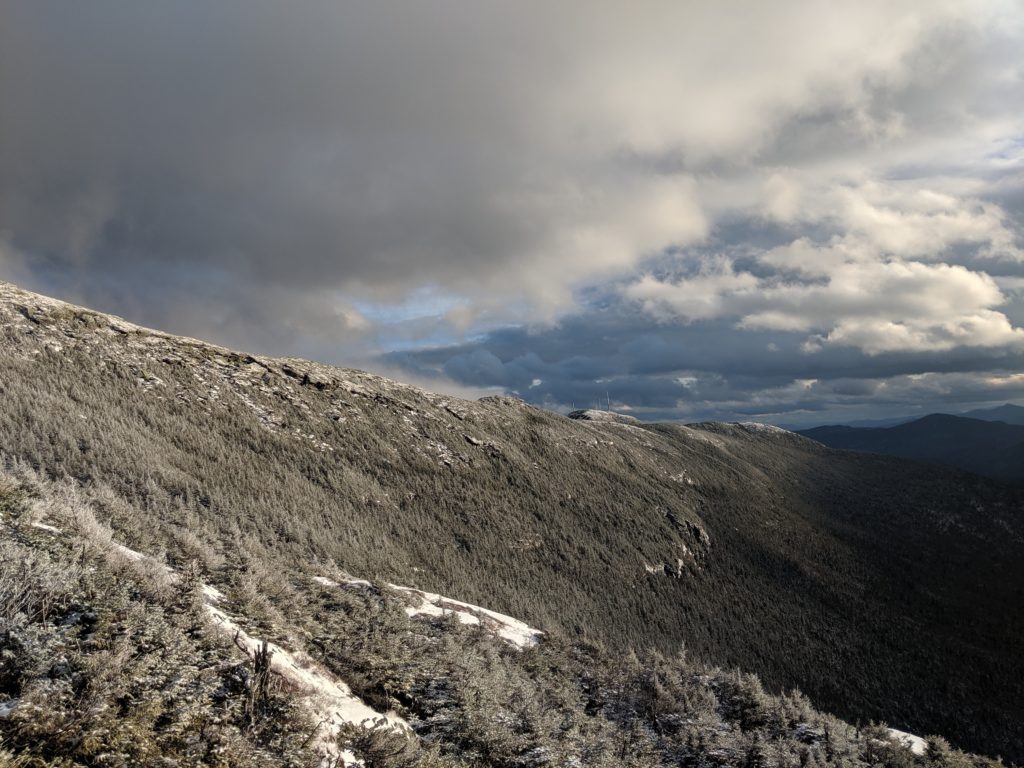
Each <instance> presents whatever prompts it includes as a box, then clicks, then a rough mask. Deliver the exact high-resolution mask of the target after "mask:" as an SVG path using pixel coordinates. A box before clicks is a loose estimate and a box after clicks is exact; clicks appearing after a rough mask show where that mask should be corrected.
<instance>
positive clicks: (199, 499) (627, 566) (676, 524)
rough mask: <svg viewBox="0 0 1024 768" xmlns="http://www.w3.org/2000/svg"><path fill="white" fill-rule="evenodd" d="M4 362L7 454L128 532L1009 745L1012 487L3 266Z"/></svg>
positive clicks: (2, 426) (1017, 528) (1020, 624)
mask: <svg viewBox="0 0 1024 768" xmlns="http://www.w3.org/2000/svg"><path fill="white" fill-rule="evenodd" d="M0 372H2V373H0V459H2V460H4V461H7V462H11V461H15V460H16V461H19V462H23V463H25V464H27V465H30V466H32V467H34V468H37V469H38V470H40V471H41V472H42V473H44V474H46V475H49V476H51V477H56V478H67V479H69V481H74V482H79V483H82V484H84V485H88V486H89V487H93V488H97V489H101V490H102V493H103V495H104V496H103V504H102V509H103V510H104V514H105V515H106V516H107V519H106V520H104V522H105V523H107V524H109V525H110V526H111V527H113V528H114V531H115V533H116V534H117V537H118V540H121V541H124V542H125V543H126V544H127V545H129V546H132V547H133V548H134V549H137V550H139V551H145V552H159V551H166V552H168V555H169V556H170V557H175V558H181V559H182V560H186V561H187V560H188V559H191V558H195V557H197V556H202V557H204V558H207V559H209V560H210V561H211V562H214V563H215V562H220V561H224V560H231V559H232V558H234V559H235V560H236V561H237V560H239V558H240V555H239V551H240V550H244V555H245V564H246V567H249V566H250V565H251V564H252V563H261V564H263V565H262V566H261V567H265V568H270V569H274V570H275V571H278V572H280V573H281V574H285V575H287V574H290V573H291V570H292V569H293V568H294V563H298V562H303V563H310V562H318V563H335V564H337V565H338V566H339V567H341V568H343V569H344V570H346V571H348V572H350V573H358V574H360V575H361V576H362V575H365V576H366V577H367V578H371V579H373V580H374V581H375V582H379V583H385V582H391V583H397V584H403V585H408V586H409V587H410V588H414V589H416V590H421V591H422V592H424V593H428V594H441V595H458V596H459V598H460V599H462V600H466V601H467V602H468V603H470V604H474V605H485V606H488V607H489V608H492V609H493V610H495V611H498V612H500V613H501V614H503V615H509V616H515V617H517V618H519V619H522V620H523V621H526V622H528V623H529V625H530V626H534V627H543V628H544V631H545V632H548V633H565V634H567V635H569V636H572V637H577V636H589V637H596V638H598V639H599V640H600V641H601V642H603V643H605V644H607V645H609V646H611V647H612V648H624V647H628V646H634V647H641V648H642V647H648V648H659V649H662V650H666V651H669V652H674V651H675V650H677V649H678V647H679V645H680V643H685V644H686V646H687V648H688V649H691V650H692V652H693V653H694V654H696V655H699V656H701V657H703V658H706V659H710V660H713V661H714V662H716V663H720V664H722V665H726V666H729V665H735V666H739V667H741V668H744V669H747V670H749V671H754V672H757V673H759V674H760V675H761V676H762V677H763V679H764V680H765V682H766V684H768V685H769V686H773V687H776V688H783V687H787V688H788V687H799V688H800V689H801V690H803V691H804V692H806V693H807V694H809V695H810V696H811V697H812V699H813V700H814V701H815V703H816V704H818V705H819V706H822V707H827V708H829V709H832V710H834V711H836V712H838V713H839V714H841V715H845V716H847V717H849V718H850V719H860V720H862V721H867V720H876V721H878V720H886V721H888V722H900V723H906V725H907V727H908V728H910V729H912V730H914V731H915V732H918V733H942V734H943V735H945V736H947V737H949V738H950V739H952V740H954V741H958V743H959V744H960V745H961V746H968V747H972V748H975V749H982V750H989V751H991V752H993V753H994V752H1001V753H1002V754H1004V755H1007V756H1013V757H1014V758H1018V757H1019V758H1024V745H1021V743H1020V740H1019V738H1018V736H1017V735H1016V734H1019V723H1020V722H1022V721H1024V712H1022V711H1021V697H1020V696H1019V690H1018V688H1017V687H1015V686H1016V681H1019V680H1020V679H1024V649H1022V648H1021V646H1020V638H1021V637H1024V616H1022V615H1021V613H1020V611H1019V595H1017V594H1016V593H1015V591H1014V590H1015V589H1016V585H1019V584H1021V583H1024V543H1022V541H1024V540H1022V530H1024V523H1022V520H1021V510H1022V509H1024V499H1022V497H1021V495H1020V493H1019V492H1018V491H1014V490H1009V489H1006V488H1004V487H1002V486H1000V485H998V484H994V483H987V482H985V481H982V480H980V479H979V478H976V477H973V476H969V475H964V474H956V473H950V472H947V471H945V470H940V469H936V468H931V467H927V466H923V465H918V464H914V463H907V462H902V461H900V460H896V459H890V458H886V457H878V456H870V455H859V454H844V453H838V452H834V451H830V450H828V449H825V448H824V447H822V446H821V445H819V444H817V443H815V442H813V441H811V440H808V439H806V438H803V437H800V436H798V435H794V434H792V433H788V432H785V431H782V430H777V429H764V428H761V427H752V426H750V425H735V424H699V425H686V426H684V425H678V424H644V423H640V422H637V421H636V420H634V419H632V418H630V417H628V416H623V415H621V414H612V413H608V412H603V411H585V412H582V413H581V414H574V415H573V418H565V417H563V416H560V415H558V414H554V413H551V412H548V411H544V410H542V409H538V408H535V407H532V406H530V405H528V404H526V403H524V402H523V401H521V400H517V399H515V398H509V397H492V398H484V399H481V400H478V401H467V400H462V399H459V398H454V397H447V396H444V395H439V394H434V393H430V392H426V391H424V390H422V389H419V388H416V387H412V386H407V385H405V384H401V383H399V382H396V381H392V380H390V379H386V378H383V377H380V376H375V375H373V374H370V373H366V372H362V371H357V370H352V369H346V368H339V367H334V366H328V365H323V364H320V363H315V362H310V361H303V360H296V359H276V358H270V357H264V356H259V355H252V354H245V353H241V352H236V351H233V350H229V349H225V348H222V347H217V346H214V345H210V344H204V343H202V342H199V341H196V340H194V339H186V338H180V337H175V336H171V335H168V334H164V333H160V332H156V331H149V330H146V329H144V328H140V327H139V326H136V325H133V324H131V323H128V322H126V321H124V320H120V319H118V318H114V317H111V316H108V315H103V314H100V313H96V312H92V311H90V310H87V309H83V308H80V307H74V306H72V305H69V304H65V303H63V302H59V301H54V300H52V299H47V298H46V297H42V296H37V295H35V294H31V293H28V292H26V291H21V290H19V289H18V288H16V287H14V286H11V285H8V284H0ZM98 492H99V491H98ZM679 561H682V565H680V562H679ZM951 562H954V563H955V564H956V567H955V569H951V568H950V563H951ZM645 564H646V565H648V566H650V568H652V569H655V571H660V573H659V574H658V576H657V577H654V576H653V575H652V576H649V575H648V574H647V572H646V571H645V569H644V567H643V565H645ZM665 564H668V569H667V570H668V572H669V573H670V574H671V575H673V576H678V578H664V574H665V573H666V568H665ZM239 567H241V566H239ZM936 601H938V602H936ZM949 616H955V617H957V621H956V622H952V623H951V622H950V621H948V620H947V619H946V618H944V617H949ZM993 617H996V618H993ZM808 628H815V629H814V631H809V630H808ZM954 649H955V650H954ZM839 668H841V669H843V670H844V679H843V680H839V679H837V677H836V676H835V675H834V674H833V672H832V671H831V670H834V669H839ZM935 670H942V674H941V676H939V675H938V674H937V673H936V671H935ZM978 679H985V680H990V681H992V682H991V684H990V685H989V686H987V690H985V691H978V692H977V694H976V695H974V694H972V692H973V691H975V690H976V688H977V685H976V681H977V680H978ZM893 690H899V691H900V694H901V695H900V697H899V701H901V702H908V701H909V702H912V703H913V706H908V707H906V708H903V706H902V705H897V704H896V703H894V702H895V699H894V697H893V696H892V691H893ZM972 696H973V698H972ZM907 710H912V714H908V711H907ZM965 710H967V711H971V712H974V713H976V715H975V716H974V717H972V719H971V721H970V722H963V721H962V720H961V718H959V717H958V714H957V713H959V712H962V711H965ZM1015 728H1016V729H1017V731H1014V729H1015ZM972 739H973V741H972Z"/></svg>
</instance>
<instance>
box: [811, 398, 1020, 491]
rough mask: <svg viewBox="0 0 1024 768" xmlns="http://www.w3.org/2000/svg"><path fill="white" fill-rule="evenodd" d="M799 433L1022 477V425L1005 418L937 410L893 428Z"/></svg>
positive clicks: (1006, 411) (1009, 412) (836, 444)
mask: <svg viewBox="0 0 1024 768" xmlns="http://www.w3.org/2000/svg"><path fill="white" fill-rule="evenodd" d="M1016 409H1017V407H1016V406H1002V407H1001V408H998V409H993V410H991V411H987V412H986V413H988V414H993V415H994V414H1000V415H1006V416H1008V417H1010V418H1012V417H1013V416H1014V415H1015V412H1016ZM1020 410H1024V409H1020ZM800 434H801V435H803V436H805V437H809V438H811V439H812V440H817V441H818V442H820V443H823V444H824V445H827V446H829V447H831V448H841V449H845V450H854V451H870V452H872V453H884V454H890V455H893V456H902V457H905V458H910V459H918V460H920V461H930V462H935V463H937V464H945V465H948V466H951V467H959V468H960V469H965V470H968V471H970V472H977V473H978V474H981V475H987V476H989V477H994V478H999V479H1002V480H1009V481H1017V482H1019V481H1022V480H1024V426H1020V425H1017V424H1012V423H1006V422H1004V421H995V420H985V421H983V420H981V419H975V418H966V417H964V416H947V415H945V414H938V413H936V414H932V415H930V416H925V417H924V418H921V419H917V420H916V421H911V422H908V423H906V424H900V425H897V426H895V427H888V428H875V429H867V428H856V427H848V426H830V427H816V428H814V429H808V430H803V431H802V432H800Z"/></svg>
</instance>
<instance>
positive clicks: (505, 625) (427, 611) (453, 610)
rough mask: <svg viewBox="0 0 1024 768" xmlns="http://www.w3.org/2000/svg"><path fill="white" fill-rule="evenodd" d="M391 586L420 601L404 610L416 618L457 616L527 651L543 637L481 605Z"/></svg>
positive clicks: (410, 588) (522, 624) (528, 627)
mask: <svg viewBox="0 0 1024 768" xmlns="http://www.w3.org/2000/svg"><path fill="white" fill-rule="evenodd" d="M388 586H389V587H391V589H394V590H395V591H397V592H401V593H402V594H405V595H409V596H411V597H414V598H418V599H419V600H420V604H419V605H418V606H412V605H410V606H408V607H406V609H405V612H406V613H407V614H408V615H409V616H410V617H413V618H416V617H419V616H449V615H453V614H454V616H455V618H457V619H458V620H459V621H460V622H462V623H463V624H480V625H482V626H483V627H484V629H486V630H488V631H489V632H491V634H493V635H495V636H497V637H500V638H501V639H502V640H505V641H506V642H508V643H510V644H511V645H514V646H515V647H516V648H528V647H530V646H532V645H536V644H537V643H539V642H540V638H541V636H542V635H543V634H544V633H543V632H541V631H540V630H539V629H534V628H533V627H531V626H529V625H527V624H526V623H524V622H522V621H520V620H519V619H514V618H512V617H511V616H506V615H505V614H503V613H496V612H495V611H489V610H487V609H486V608H481V607H480V606H478V605H471V604H469V603H463V602H462V601H461V600H452V599H451V598H450V597H444V596H443V595H437V594H434V593H433V592H423V591H422V590H419V589H413V588H412V587H400V586H398V585H397V584H388Z"/></svg>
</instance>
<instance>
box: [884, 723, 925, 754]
mask: <svg viewBox="0 0 1024 768" xmlns="http://www.w3.org/2000/svg"><path fill="white" fill-rule="evenodd" d="M889 736H890V737H891V738H892V739H894V740H895V741H898V742H899V743H900V744H902V745H903V746H904V747H906V748H907V749H909V750H910V751H911V752H913V753H914V754H915V755H923V754H924V753H925V750H927V749H928V742H927V741H925V740H924V739H922V738H921V737H920V736H915V735H914V734H912V733H907V732H906V731H899V730H897V729H895V728H890V729H889Z"/></svg>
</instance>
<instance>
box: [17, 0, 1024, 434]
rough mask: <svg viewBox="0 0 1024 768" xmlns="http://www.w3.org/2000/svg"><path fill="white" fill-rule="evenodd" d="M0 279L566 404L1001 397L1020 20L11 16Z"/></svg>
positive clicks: (1021, 340)
mask: <svg viewBox="0 0 1024 768" xmlns="http://www.w3.org/2000/svg"><path fill="white" fill-rule="evenodd" d="M0 18H2V22H0V278H3V279H7V280H12V281H14V282H18V283H20V284H22V285H23V286H25V287H28V288H32V289H35V290H40V291H43V292H46V293H50V294H52V295H57V296H60V297H62V298H67V299H70V300H74V301H77V302H79V303H84V304H87V305H90V306H93V307H96V308H99V309H103V310H107V311H111V312H115V313H117V314H120V315H123V316H126V317H128V318H130V319H132V320H135V321H136V322H140V323H143V324H147V325H151V326H156V327H160V328H163V329H166V330H170V331H173V332H177V333H184V334H188V335H192V336H198V337H202V338H207V339H210V340H214V341H218V342H220V343H224V344H228V345H232V346H236V347H242V348H246V349H251V350H255V351H259V352H265V353H271V354H289V355H301V356H308V357H314V358H316V359H320V360H325V361H328V362H334V363H339V364H343V365H353V366H359V367H365V368H371V369H374V370H378V371H383V372H387V373H390V374H391V375H394V376H396V377H398V378H402V379H405V380H409V381H414V382H416V383H420V384H424V385H426V386H431V387H433V388H435V389H442V390H445V391H451V392H459V393H463V394H482V393H485V392H494V391H507V392H513V393H517V394H518V395H519V396H521V397H523V398H525V399H527V400H530V401H532V402H535V403H538V404H541V405H545V406H547V407H551V408H556V409H561V410H564V409H568V408H570V407H572V406H575V407H585V406H592V405H596V404H598V403H607V402H610V403H611V406H612V407H613V408H615V409H618V410H629V411H630V412H632V413H634V414H635V415H638V416H640V417H641V418H660V419H682V420H696V419H703V418H743V419H750V418H754V419H758V420H763V421H771V422H776V423H783V424H811V423H822V422H828V421H836V420H848V419H855V418H865V417H872V416H888V415H893V414H903V413H914V412H918V411H921V412H928V411H931V410H962V409H965V408H967V407H972V406H976V405H981V404H985V403H990V404H995V403H1002V402H1006V401H1018V402H1024V54H1022V53H1021V51H1024V5H1022V3H1021V2H1019V0H992V1H991V2H988V1H986V0H972V1H971V2H953V1H947V0H930V1H929V2H927V3H922V2H919V1H915V2H907V3H904V2H898V1H895V0H885V1H884V2H872V1H871V0H866V1H865V0H857V1H856V2H853V1H851V2H826V1H825V0H818V1H817V2H799V1H794V2H784V3H764V2H760V1H759V0H749V1H746V2H741V1H738V0H737V1H726V2H715V3H679V2H666V3H655V2H641V3H628V4H627V3H621V2H609V3H597V2H580V3H574V2H559V3H530V2H515V3H512V2H508V3H490V2H483V3H470V2H447V1H445V0H432V1H431V2H402V3H342V2H335V1H334V0H332V1H330V2H327V1H326V0H325V1H324V2H294V3H280V2H276V1H275V2H260V1H259V0H245V2H227V1H225V2H217V3H208V2H205V0H204V1H203V2H200V1H198V0H196V1H194V2H193V1H192V0H179V2H175V3H162V4H157V3H139V2H135V0H124V1H123V2H105V1H104V0H91V1H90V2H88V3H66V2H49V0H0Z"/></svg>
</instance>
